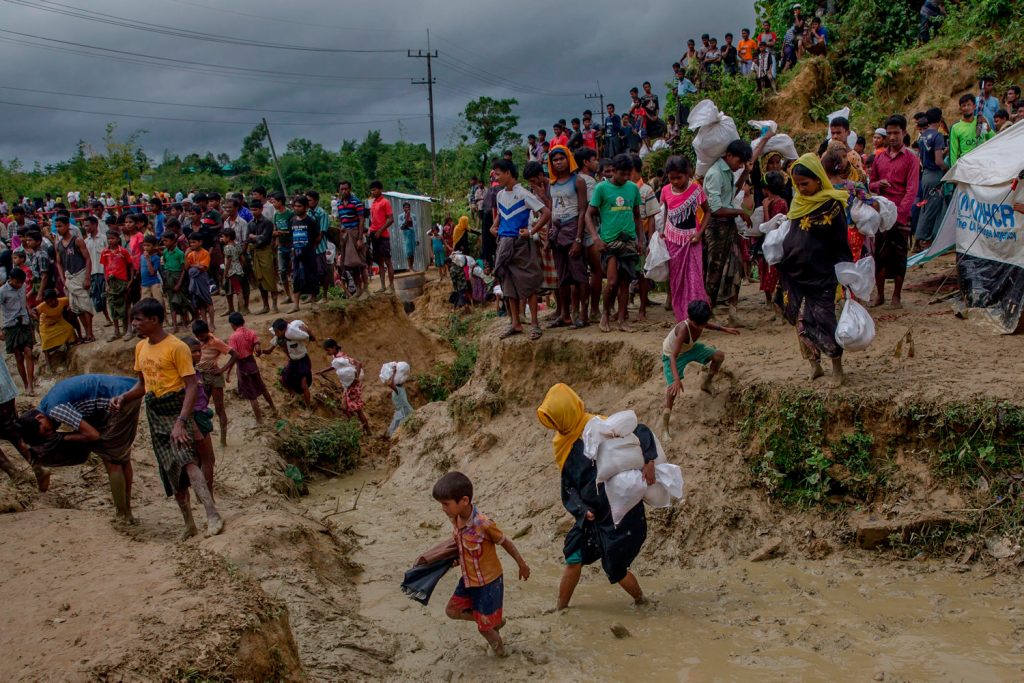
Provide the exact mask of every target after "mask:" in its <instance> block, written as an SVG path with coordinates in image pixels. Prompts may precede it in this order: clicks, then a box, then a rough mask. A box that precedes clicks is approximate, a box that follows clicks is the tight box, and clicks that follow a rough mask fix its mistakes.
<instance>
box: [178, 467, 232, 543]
mask: <svg viewBox="0 0 1024 683" xmlns="http://www.w3.org/2000/svg"><path fill="white" fill-rule="evenodd" d="M185 472H187V473H188V480H189V483H190V484H191V485H192V490H194V491H195V492H196V498H198V499H199V502H201V503H202V504H203V508H205V509H206V535H207V536H216V535H217V534H219V533H220V532H221V531H223V530H224V520H223V519H221V516H220V513H219V512H217V507H216V506H215V505H214V504H213V496H212V495H210V489H208V488H207V487H206V478H205V477H204V476H203V472H202V470H200V469H199V467H198V466H197V465H196V464H195V463H194V462H190V463H189V464H187V465H185ZM186 493H187V491H186ZM191 515H192V511H191V508H190V509H189V516H190V517H191ZM192 527H193V528H195V522H193V523H192Z"/></svg>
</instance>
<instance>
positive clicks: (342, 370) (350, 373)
mask: <svg viewBox="0 0 1024 683" xmlns="http://www.w3.org/2000/svg"><path fill="white" fill-rule="evenodd" d="M331 367H332V368H334V372H335V373H336V374H337V375H338V380H339V381H340V382H341V386H343V387H345V388H346V389H348V388H349V387H350V386H352V383H353V382H355V381H356V366H354V365H352V361H350V360H349V359H348V358H335V359H334V360H332V361H331Z"/></svg>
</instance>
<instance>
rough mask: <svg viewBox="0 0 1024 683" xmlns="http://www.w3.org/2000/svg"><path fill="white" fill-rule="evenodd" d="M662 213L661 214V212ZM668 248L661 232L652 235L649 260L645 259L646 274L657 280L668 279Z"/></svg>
mask: <svg viewBox="0 0 1024 683" xmlns="http://www.w3.org/2000/svg"><path fill="white" fill-rule="evenodd" d="M659 215H660V214H659ZM668 261H669V255H668V248H667V247H666V246H665V241H664V240H663V239H662V237H661V233H660V232H655V233H654V234H653V235H651V243H650V244H649V245H648V251H647V260H646V261H644V274H645V275H646V276H647V277H648V278H650V279H651V280H654V281H655V282H665V281H666V280H668Z"/></svg>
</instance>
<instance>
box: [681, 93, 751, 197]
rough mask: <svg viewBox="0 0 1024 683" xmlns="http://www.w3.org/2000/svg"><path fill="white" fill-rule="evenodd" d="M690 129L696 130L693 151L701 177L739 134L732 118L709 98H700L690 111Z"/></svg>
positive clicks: (698, 173) (698, 174)
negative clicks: (719, 109)
mask: <svg viewBox="0 0 1024 683" xmlns="http://www.w3.org/2000/svg"><path fill="white" fill-rule="evenodd" d="M688 121H689V125H690V130H696V131H697V135H696V136H695V137H694V138H693V151H694V152H696V154H697V176H698V177H701V178H703V177H704V175H705V174H706V173H707V172H708V170H709V169H710V168H711V166H712V165H713V164H714V163H715V162H716V161H718V160H719V159H721V158H722V156H723V155H724V154H725V149H726V148H727V147H728V146H729V143H730V142H732V141H733V140H738V139H739V137H740V134H739V133H738V132H737V131H736V124H735V123H734V122H733V120H732V118H730V117H729V116H726V115H725V114H724V113H722V112H720V111H718V107H716V106H715V103H714V102H712V101H711V100H701V101H700V102H698V103H697V104H696V105H695V106H694V108H693V109H692V110H691V111H690V117H689V119H688Z"/></svg>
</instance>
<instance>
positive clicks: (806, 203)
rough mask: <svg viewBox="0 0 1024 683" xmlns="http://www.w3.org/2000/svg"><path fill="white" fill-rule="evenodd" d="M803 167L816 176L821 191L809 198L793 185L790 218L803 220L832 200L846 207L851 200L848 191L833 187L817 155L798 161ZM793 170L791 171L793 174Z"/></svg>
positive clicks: (804, 157)
mask: <svg viewBox="0 0 1024 683" xmlns="http://www.w3.org/2000/svg"><path fill="white" fill-rule="evenodd" d="M797 164H799V165H800V166H803V167H804V168H806V169H807V170H809V171H810V172H811V173H813V174H814V175H815V176H817V178H818V181H819V182H820V183H821V189H820V190H818V191H817V193H815V194H813V195H811V196H810V197H807V196H805V195H802V194H800V192H799V191H796V182H794V183H793V187H794V192H793V202H792V204H790V206H789V218H790V219H791V220H795V219H797V218H803V217H804V216H808V215H810V214H812V213H814V212H815V211H817V210H818V209H819V208H820V207H821V206H822V204H824V203H825V202H827V201H830V200H832V199H835V200H836V201H838V202H840V203H842V205H843V206H844V207H845V206H846V202H847V200H848V199H849V193H848V192H847V191H846V190H837V189H835V188H834V187H832V181H831V180H829V179H828V174H827V173H825V167H824V166H822V165H821V159H819V158H818V155H817V154H805V155H803V156H802V157H800V158H799V159H797V160H796V164H794V166H795V165H797ZM792 171H793V169H790V173H791V174H792Z"/></svg>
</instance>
